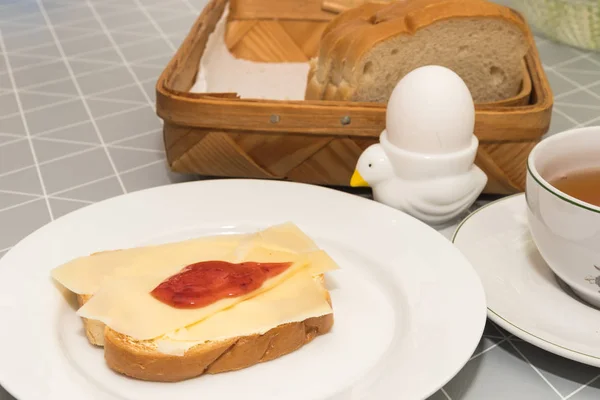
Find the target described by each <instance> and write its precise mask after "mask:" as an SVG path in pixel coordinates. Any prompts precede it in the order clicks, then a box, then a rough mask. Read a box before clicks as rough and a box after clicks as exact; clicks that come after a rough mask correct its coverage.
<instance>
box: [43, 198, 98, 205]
mask: <svg viewBox="0 0 600 400" xmlns="http://www.w3.org/2000/svg"><path fill="white" fill-rule="evenodd" d="M50 198H51V199H55V200H63V201H70V202H73V203H84V204H94V202H93V201H90V200H81V199H70V198H68V197H60V196H50Z"/></svg>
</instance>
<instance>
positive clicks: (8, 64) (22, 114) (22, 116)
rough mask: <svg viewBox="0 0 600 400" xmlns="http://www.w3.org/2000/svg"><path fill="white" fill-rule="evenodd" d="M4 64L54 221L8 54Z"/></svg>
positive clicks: (1, 43) (0, 42)
mask: <svg viewBox="0 0 600 400" xmlns="http://www.w3.org/2000/svg"><path fill="white" fill-rule="evenodd" d="M0 49H6V46H5V44H4V37H3V36H2V35H1V34H0ZM4 63H5V64H6V69H7V71H8V77H9V79H10V82H11V85H12V87H13V89H14V90H15V100H16V102H17V107H18V109H19V112H20V114H21V122H22V123H23V128H24V129H25V135H26V136H27V141H28V143H29V150H30V151H31V156H32V158H33V162H34V164H35V168H36V172H37V175H38V179H39V180H40V185H41V186H42V194H43V197H44V200H45V202H46V207H47V208H48V214H49V216H50V219H51V220H54V214H53V213H52V208H51V207H50V201H49V200H48V193H46V186H45V185H44V177H43V176H42V170H41V169H40V167H39V165H37V161H38V160H37V155H36V152H35V148H34V146H33V140H32V138H31V132H30V131H29V124H28V122H27V118H25V113H24V112H23V104H22V103H21V98H20V96H19V94H18V93H17V92H16V90H17V82H16V81H15V77H14V75H13V73H12V70H11V66H10V59H9V58H8V55H6V54H5V55H4Z"/></svg>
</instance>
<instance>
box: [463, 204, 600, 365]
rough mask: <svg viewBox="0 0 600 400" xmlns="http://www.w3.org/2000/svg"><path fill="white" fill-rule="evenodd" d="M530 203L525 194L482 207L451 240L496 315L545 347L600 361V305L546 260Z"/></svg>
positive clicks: (581, 359)
mask: <svg viewBox="0 0 600 400" xmlns="http://www.w3.org/2000/svg"><path fill="white" fill-rule="evenodd" d="M526 207H527V205H526V203H525V196H524V195H523V194H520V195H516V196H511V197H508V198H505V199H502V200H499V201H496V202H494V203H491V204H489V205H487V206H485V207H482V208H480V209H479V210H477V211H475V212H474V213H473V214H471V215H470V216H469V217H468V218H467V219H466V220H464V221H463V222H462V224H461V225H460V226H459V227H458V229H457V230H456V233H455V235H454V238H453V242H454V244H455V245H456V246H457V247H458V248H459V249H460V250H461V251H462V252H463V254H465V256H466V257H467V258H468V259H469V260H470V261H471V264H472V265H473V266H474V267H475V269H476V271H477V273H478V274H479V276H480V278H481V280H482V282H483V286H484V288H485V294H486V298H487V305H488V317H489V318H490V319H491V320H492V321H494V322H495V323H497V324H498V325H500V326H501V327H503V328H504V329H506V330H507V331H509V332H510V333H512V334H513V335H515V336H517V337H519V338H521V339H523V340H525V341H527V342H529V343H531V344H533V345H535V346H538V347H540V348H542V349H544V350H546V351H549V352H551V353H554V354H558V355H559V356H562V357H565V358H569V359H571V360H575V361H579V362H581V363H585V364H589V365H593V366H596V367H600V345H599V344H600V310H597V309H595V308H593V307H592V306H589V305H587V304H586V303H584V302H582V301H581V300H579V299H578V298H577V297H576V296H575V294H574V293H573V292H572V291H571V290H570V289H569V288H568V286H566V285H565V284H564V283H563V282H562V281H560V280H558V278H557V277H556V276H555V275H554V273H553V272H552V271H551V270H550V268H549V267H548V266H547V264H546V263H545V262H544V260H543V259H542V257H541V256H540V253H539V252H538V250H537V248H536V246H535V244H534V242H533V239H532V238H531V236H530V233H529V227H528V224H527V209H526ZM598 275H600V272H599V273H598ZM590 278H595V277H592V276H591V277H590ZM590 284H593V283H590Z"/></svg>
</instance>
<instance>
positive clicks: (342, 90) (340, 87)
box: [305, 0, 529, 103]
mask: <svg viewBox="0 0 600 400" xmlns="http://www.w3.org/2000/svg"><path fill="white" fill-rule="evenodd" d="M528 48H529V45H528V42H527V27H526V24H525V22H524V21H523V20H522V19H521V18H520V17H519V16H518V15H517V14H516V13H514V12H513V11H512V10H511V9H509V8H507V7H504V6H501V5H497V4H494V3H491V2H488V1H486V0H413V1H409V2H395V3H393V4H391V5H385V4H365V5H364V6H361V7H357V8H355V9H352V10H349V11H347V12H345V13H342V14H340V15H339V16H338V17H336V18H335V19H333V20H332V22H331V23H330V26H328V27H327V29H326V30H325V31H324V33H323V36H322V38H321V42H320V49H319V55H318V57H317V58H316V59H315V60H312V62H311V71H310V72H309V76H308V83H307V88H306V93H305V98H306V99H307V100H349V101H367V102H387V99H388V98H389V96H390V94H391V92H392V90H393V89H394V87H395V85H396V83H397V82H398V81H399V80H400V79H401V78H402V77H403V76H404V75H406V74H407V73H408V72H410V71H412V70H413V69H415V68H418V67H421V66H424V65H431V64H436V65H441V66H445V67H447V68H450V69H452V70H453V71H455V72H456V73H457V74H458V75H459V76H461V78H462V79H463V80H464V81H465V83H466V84H467V86H468V87H469V90H470V91H471V94H472V96H473V99H474V101H475V102H476V103H485V102H493V101H499V100H503V99H506V98H509V97H512V96H515V95H517V94H518V92H519V91H520V88H521V84H522V81H523V68H522V59H523V57H524V56H525V54H526V53H527V50H528Z"/></svg>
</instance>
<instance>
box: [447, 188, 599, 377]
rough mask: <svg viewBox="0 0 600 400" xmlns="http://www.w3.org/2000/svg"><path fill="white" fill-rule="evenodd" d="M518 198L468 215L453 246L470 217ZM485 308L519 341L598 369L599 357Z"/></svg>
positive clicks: (493, 203) (502, 199) (523, 195)
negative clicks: (531, 330)
mask: <svg viewBox="0 0 600 400" xmlns="http://www.w3.org/2000/svg"><path fill="white" fill-rule="evenodd" d="M519 197H526V194H525V193H515V194H512V195H508V196H505V197H503V198H500V199H496V200H494V201H491V202H489V203H488V204H486V205H484V206H482V207H480V208H478V209H477V210H475V211H473V212H472V213H471V214H469V215H468V216H467V217H465V219H464V220H462V221H461V223H460V224H459V225H458V226H457V227H456V230H455V231H454V234H453V235H452V239H451V240H452V243H453V244H454V243H455V240H456V238H457V237H458V234H459V231H460V230H461V228H462V227H463V226H464V225H465V224H466V223H468V221H469V220H470V219H471V218H472V217H474V216H475V215H476V214H478V213H479V212H480V211H482V210H484V209H486V208H488V207H493V206H494V205H497V204H498V203H502V202H507V201H515V199H517V198H519ZM475 272H477V269H475ZM482 284H483V285H484V289H485V283H484V282H483V280H482ZM486 307H487V310H488V312H487V316H488V318H489V319H491V320H492V321H493V322H494V323H496V324H498V325H499V326H500V327H501V328H503V329H505V330H506V331H508V332H509V333H511V334H513V335H515V336H517V337H518V338H520V339H521V340H524V341H525V342H528V343H530V344H532V345H534V346H536V347H539V348H541V349H543V350H546V351H549V352H550V353H553V354H556V355H558V356H561V357H565V358H568V359H570V360H573V361H577V362H581V363H584V364H587V365H590V366H594V367H600V357H596V356H593V355H591V354H586V353H583V352H580V351H577V350H573V349H570V348H568V347H565V346H562V345H560V344H557V343H554V342H553V341H551V340H548V339H544V338H543V337H540V336H538V335H535V334H533V333H531V332H529V331H527V329H525V328H522V327H520V326H518V325H517V324H515V323H513V322H511V321H510V320H509V319H507V318H506V317H505V316H502V315H501V314H500V313H498V312H497V311H494V309H493V308H492V306H490V304H487V306H486Z"/></svg>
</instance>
